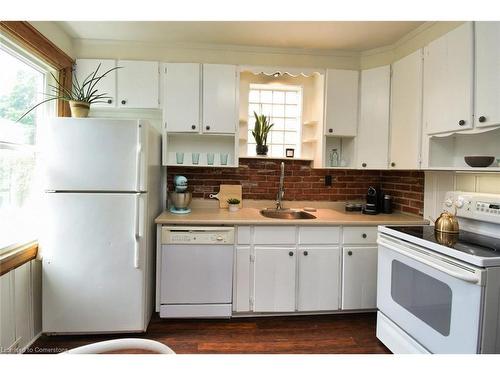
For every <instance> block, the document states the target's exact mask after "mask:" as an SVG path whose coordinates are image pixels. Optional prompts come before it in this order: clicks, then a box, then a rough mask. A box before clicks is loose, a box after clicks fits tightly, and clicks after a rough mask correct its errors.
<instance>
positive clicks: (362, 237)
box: [343, 226, 378, 245]
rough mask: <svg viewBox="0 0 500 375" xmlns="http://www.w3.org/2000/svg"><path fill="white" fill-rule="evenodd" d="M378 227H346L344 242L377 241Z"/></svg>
mask: <svg viewBox="0 0 500 375" xmlns="http://www.w3.org/2000/svg"><path fill="white" fill-rule="evenodd" d="M377 232H378V231H377V227H376V226H372V227H344V235H343V242H344V244H354V245H362V244H374V243H377Z"/></svg>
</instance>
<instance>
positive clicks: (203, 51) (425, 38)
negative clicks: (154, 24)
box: [30, 21, 463, 69]
mask: <svg viewBox="0 0 500 375" xmlns="http://www.w3.org/2000/svg"><path fill="white" fill-rule="evenodd" d="M30 23H31V24H32V25H33V26H34V27H35V28H37V29H38V30H39V31H40V32H41V33H42V34H44V35H45V36H46V37H47V38H48V39H49V40H51V41H52V42H53V43H54V44H56V45H57V46H58V47H59V48H61V49H62V50H63V51H64V52H66V53H67V54H68V55H70V56H71V57H73V58H114V59H133V60H158V61H168V62H200V63H225V64H236V65H268V66H288V67H309V68H336V69H368V68H373V67H376V66H382V65H386V64H390V63H392V62H394V61H396V60H398V59H400V58H402V57H404V56H406V55H408V54H410V53H412V52H414V51H416V50H417V49H419V48H421V47H423V46H425V45H426V44H428V43H429V42H431V41H432V40H434V39H436V38H438V37H440V36H442V35H444V34H445V33H447V32H449V31H451V30H453V29H454V28H456V27H458V26H459V25H461V24H462V23H463V22H462V21H453V22H448V21H439V22H426V23H425V24H423V25H422V26H420V27H419V28H417V29H416V30H413V31H412V32H410V33H408V34H407V35H405V36H404V37H402V38H401V39H400V40H398V41H397V42H396V43H394V44H392V45H389V46H385V47H381V48H377V49H373V50H368V51H362V52H356V51H354V52H345V51H338V52H333V53H332V52H330V51H328V52H325V51H320V50H307V49H287V48H267V47H243V46H220V45H188V44H175V45H172V44H170V45H168V44H162V43H144V42H137V41H112V40H107V41H106V40H91V39H71V38H70V36H69V35H68V34H66V32H64V31H63V30H62V29H61V28H60V27H59V26H58V25H57V24H55V23H53V22H39V21H32V22H30Z"/></svg>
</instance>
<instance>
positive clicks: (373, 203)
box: [363, 186, 384, 215]
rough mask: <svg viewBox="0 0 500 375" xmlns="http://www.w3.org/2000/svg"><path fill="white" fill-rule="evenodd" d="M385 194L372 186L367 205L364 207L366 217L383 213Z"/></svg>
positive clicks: (369, 189) (367, 196) (369, 190)
mask: <svg viewBox="0 0 500 375" xmlns="http://www.w3.org/2000/svg"><path fill="white" fill-rule="evenodd" d="M383 206H384V194H383V193H382V190H380V188H378V187H373V186H370V187H369V188H368V192H367V194H366V204H365V205H364V206H363V213H364V214H365V215H376V214H378V213H379V212H382V211H383Z"/></svg>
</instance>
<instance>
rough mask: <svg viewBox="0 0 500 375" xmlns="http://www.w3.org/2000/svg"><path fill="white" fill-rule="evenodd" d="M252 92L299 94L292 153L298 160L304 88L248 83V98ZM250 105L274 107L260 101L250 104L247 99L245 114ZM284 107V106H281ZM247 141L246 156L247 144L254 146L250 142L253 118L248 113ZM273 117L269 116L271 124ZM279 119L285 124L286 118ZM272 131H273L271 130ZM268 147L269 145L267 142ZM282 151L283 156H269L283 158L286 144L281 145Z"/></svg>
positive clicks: (300, 148)
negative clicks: (295, 137) (288, 92)
mask: <svg viewBox="0 0 500 375" xmlns="http://www.w3.org/2000/svg"><path fill="white" fill-rule="evenodd" d="M252 90H265V91H282V92H286V91H294V92H298V93H299V101H298V103H297V108H298V111H299V115H298V116H297V121H298V129H297V142H296V144H295V151H294V158H300V157H301V153H302V131H303V126H302V115H303V113H304V108H303V103H304V99H303V95H304V88H303V86H302V85H289V84H281V83H250V85H249V90H248V95H249V96H250V91H252ZM251 104H259V105H262V104H270V105H274V103H262V101H259V103H255V102H251V101H250V98H248V108H247V112H250V111H249V109H250V105H251ZM283 105H286V104H283ZM248 116H249V118H248V140H247V145H246V147H247V154H248V145H249V144H255V142H254V141H251V140H252V138H251V130H252V129H253V126H252V125H251V124H254V121H255V119H254V118H253V117H250V113H249V114H248ZM273 117H274V116H271V122H272V119H273ZM278 118H280V119H283V121H284V122H285V119H286V117H278ZM271 131H273V130H271ZM279 131H281V132H283V133H285V132H286V130H279ZM268 145H271V144H270V143H269V142H268ZM283 146H284V149H283V155H282V156H275V155H274V156H271V157H277V158H285V157H286V150H285V148H286V147H285V146H286V143H283ZM269 153H270V154H271V150H269Z"/></svg>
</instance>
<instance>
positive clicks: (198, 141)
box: [163, 133, 238, 168]
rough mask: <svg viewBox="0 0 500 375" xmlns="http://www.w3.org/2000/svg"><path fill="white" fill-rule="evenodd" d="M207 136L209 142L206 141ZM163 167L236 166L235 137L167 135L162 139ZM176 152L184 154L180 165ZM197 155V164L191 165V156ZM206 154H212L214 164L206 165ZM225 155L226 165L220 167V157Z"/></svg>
mask: <svg viewBox="0 0 500 375" xmlns="http://www.w3.org/2000/svg"><path fill="white" fill-rule="evenodd" d="M207 136H208V137H210V140H209V141H207ZM163 147H164V150H163V152H164V154H163V165H166V166H184V167H227V168H234V167H237V166H238V157H237V156H236V147H235V136H234V134H233V135H231V136H227V135H216V134H210V135H207V134H189V133H188V134H186V133H167V134H166V136H165V139H164V146H163ZM177 152H183V153H184V161H183V163H182V164H178V163H177V157H176V153H177ZM195 152H196V153H199V154H200V155H199V164H193V163H192V154H193V153H195ZM207 153H213V154H214V164H213V165H208V163H207ZM221 154H227V155H228V158H227V165H221V163H220V155H221Z"/></svg>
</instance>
